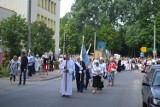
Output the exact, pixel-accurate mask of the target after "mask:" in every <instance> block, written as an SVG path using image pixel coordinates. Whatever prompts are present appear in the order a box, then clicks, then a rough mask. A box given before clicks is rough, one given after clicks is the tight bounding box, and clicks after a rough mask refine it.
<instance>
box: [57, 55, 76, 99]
mask: <svg viewBox="0 0 160 107" xmlns="http://www.w3.org/2000/svg"><path fill="white" fill-rule="evenodd" d="M66 64H67V67H66ZM66 70H67V72H66ZM60 71H61V73H62V80H61V87H60V93H61V95H62V96H63V97H70V96H72V75H73V72H74V71H75V64H74V62H73V60H71V59H69V58H68V60H67V63H66V60H64V61H63V62H62V63H61V64H60Z"/></svg>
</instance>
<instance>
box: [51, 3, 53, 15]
mask: <svg viewBox="0 0 160 107" xmlns="http://www.w3.org/2000/svg"><path fill="white" fill-rule="evenodd" d="M53 4H54V3H53V2H51V12H52V13H53V12H54V10H53V9H54V6H53Z"/></svg>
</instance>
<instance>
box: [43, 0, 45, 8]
mask: <svg viewBox="0 0 160 107" xmlns="http://www.w3.org/2000/svg"><path fill="white" fill-rule="evenodd" d="M42 8H45V1H44V0H42Z"/></svg>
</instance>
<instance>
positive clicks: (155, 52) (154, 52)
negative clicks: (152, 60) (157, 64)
mask: <svg viewBox="0 0 160 107" xmlns="http://www.w3.org/2000/svg"><path fill="white" fill-rule="evenodd" d="M152 52H153V57H155V56H156V55H157V50H156V49H153V50H152Z"/></svg>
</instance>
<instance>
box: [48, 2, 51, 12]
mask: <svg viewBox="0 0 160 107" xmlns="http://www.w3.org/2000/svg"><path fill="white" fill-rule="evenodd" d="M48 11H51V0H49V1H48Z"/></svg>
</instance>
